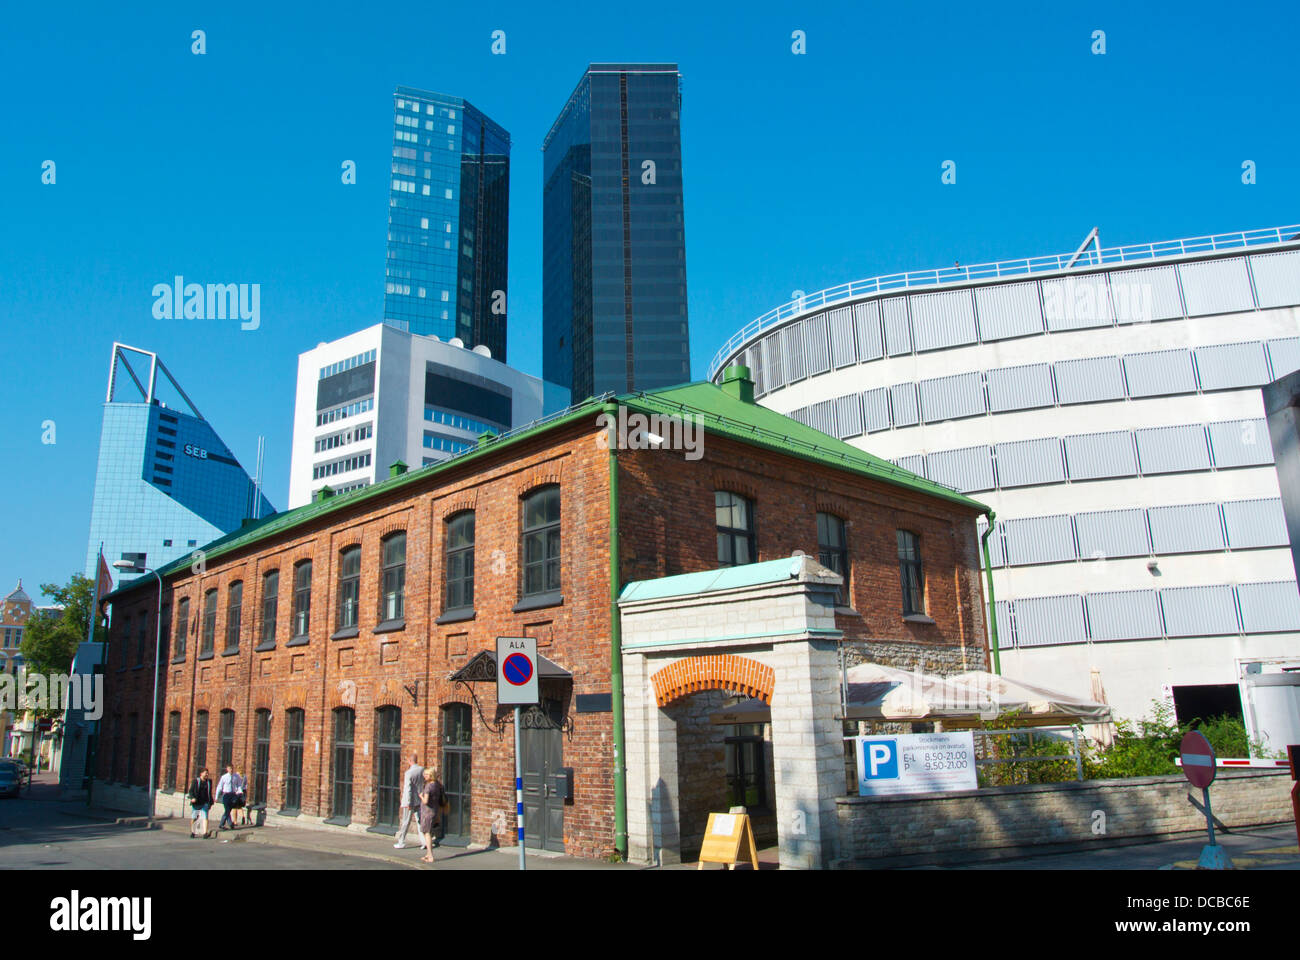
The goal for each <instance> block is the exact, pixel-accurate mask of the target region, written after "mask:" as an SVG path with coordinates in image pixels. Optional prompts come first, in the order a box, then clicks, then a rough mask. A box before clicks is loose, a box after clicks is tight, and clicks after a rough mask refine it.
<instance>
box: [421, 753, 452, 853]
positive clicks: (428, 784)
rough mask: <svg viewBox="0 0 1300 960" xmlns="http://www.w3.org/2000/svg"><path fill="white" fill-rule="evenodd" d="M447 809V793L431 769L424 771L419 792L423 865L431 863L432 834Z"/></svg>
mask: <svg viewBox="0 0 1300 960" xmlns="http://www.w3.org/2000/svg"><path fill="white" fill-rule="evenodd" d="M446 809H447V792H446V791H445V790H443V789H442V782H441V781H439V780H438V775H437V773H436V772H435V771H434V769H433V768H432V767H429V768H428V769H426V770H425V771H424V789H423V790H421V791H420V842H421V843H422V844H424V856H422V857H421V858H420V859H421V860H423V861H424V862H425V863H433V833H434V831H435V830H437V829H438V823H439V822H440V821H441V820H442V814H443V813H444V812H445V811H446Z"/></svg>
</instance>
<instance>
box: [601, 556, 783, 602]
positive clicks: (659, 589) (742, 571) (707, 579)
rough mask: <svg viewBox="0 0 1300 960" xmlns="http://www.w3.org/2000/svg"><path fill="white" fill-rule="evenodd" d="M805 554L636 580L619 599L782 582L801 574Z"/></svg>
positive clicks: (677, 595) (704, 591)
mask: <svg viewBox="0 0 1300 960" xmlns="http://www.w3.org/2000/svg"><path fill="white" fill-rule="evenodd" d="M802 565H803V557H782V558H781V559H780V560H765V561H763V562H762V563H746V564H744V565H742V566H739V567H723V568H721V569H719V570H701V571H699V572H698V573H679V574H677V575H675V576H671V577H659V578H658V579H656V580H634V581H633V582H632V583H629V584H628V585H627V586H625V587H624V588H623V590H622V592H621V593H620V594H619V595H618V598H619V600H662V599H663V598H664V597H683V596H686V595H688V594H696V593H708V592H709V591H711V590H734V589H736V588H737V587H753V586H757V585H758V584H760V583H781V582H782V581H785V580H789V579H790V578H791V577H797V576H798V575H799V568H800V566H802Z"/></svg>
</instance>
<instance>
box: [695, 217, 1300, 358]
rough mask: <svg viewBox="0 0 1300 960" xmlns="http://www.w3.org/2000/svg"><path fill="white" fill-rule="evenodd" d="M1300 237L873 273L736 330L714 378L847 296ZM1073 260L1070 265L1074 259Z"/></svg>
mask: <svg viewBox="0 0 1300 960" xmlns="http://www.w3.org/2000/svg"><path fill="white" fill-rule="evenodd" d="M1297 239H1300V224H1292V225H1290V226H1283V227H1269V228H1267V229H1263V230H1247V231H1244V232H1240V233H1220V234H1214V235H1212V236H1208V237H1188V238H1186V239H1182V240H1159V241H1156V242H1155V243H1137V244H1129V245H1127V246H1122V247H1103V248H1101V249H1100V250H1098V249H1097V248H1096V247H1092V248H1090V249H1088V250H1086V251H1084V252H1082V253H1079V254H1077V255H1078V259H1077V260H1075V259H1074V258H1075V256H1076V251H1070V252H1069V253H1057V254H1051V255H1049V256H1044V257H1029V258H1021V259H1018V260H999V261H997V262H995V263H977V264H973V265H971V266H969V267H962V266H953V267H940V268H937V269H934V270H915V271H911V272H909V273H892V274H889V275H888V276H883V277H870V278H868V279H866V280H854V281H852V282H850V283H842V284H840V285H839V286H835V287H827V288H826V289H825V290H818V291H817V292H816V293H811V294H808V295H807V296H803V297H799V298H798V299H796V300H791V301H790V302H789V303H784V304H782V305H781V306H779V307H777V308H776V309H774V310H769V311H768V312H767V313H765V314H763V315H762V316H761V317H759V318H758V319H757V320H753V321H751V322H750V323H748V324H746V325H745V327H744V328H743V329H741V330H739V331H738V332H737V333H735V334H733V335H732V336H731V337H730V338H729V339H728V340H727V342H726V343H724V344H723V345H722V347H721V348H720V349H719V350H718V352H717V353H715V354H714V355H713V359H712V360H711V361H710V362H709V374H708V378H709V379H710V380H712V379H713V377H714V376H715V375H716V374H717V372H718V370H719V369H721V367H722V365H723V364H724V363H725V362H726V361H727V359H728V358H729V357H731V355H732V354H734V353H735V352H736V351H737V350H738V349H739V348H740V346H741V345H742V344H744V343H747V342H748V341H749V340H751V339H753V338H754V337H755V336H757V335H758V334H760V333H762V332H763V331H764V330H767V329H768V328H770V327H773V326H776V325H777V324H779V323H781V322H782V321H784V320H789V319H791V318H793V317H797V316H799V315H800V314H803V313H809V312H811V311H814V310H818V309H820V308H822V307H828V306H832V305H834V304H836V303H842V302H844V301H846V300H853V299H856V298H858V297H865V296H869V295H870V294H873V293H883V292H886V291H889V290H905V289H908V288H910V287H934V286H943V285H944V284H949V283H968V282H971V281H978V280H998V279H1001V278H1003V277H1018V276H1026V275H1028V274H1034V273H1047V272H1049V271H1053V270H1065V269H1067V268H1068V269H1082V268H1085V267H1098V266H1107V265H1108V264H1122V263H1137V262H1141V261H1144V260H1159V259H1161V258H1164V257H1178V256H1185V255H1187V254H1194V253H1213V252H1215V251H1217V250H1233V249H1238V248H1241V247H1257V246H1263V245H1267V244H1275V243H1285V242H1287V241H1288V240H1297ZM1071 260H1074V263H1073V265H1072V266H1071V263H1070V261H1071Z"/></svg>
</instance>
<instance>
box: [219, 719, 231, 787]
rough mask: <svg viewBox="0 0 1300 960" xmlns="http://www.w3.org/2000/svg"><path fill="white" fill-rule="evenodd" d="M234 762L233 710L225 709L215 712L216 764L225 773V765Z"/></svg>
mask: <svg viewBox="0 0 1300 960" xmlns="http://www.w3.org/2000/svg"><path fill="white" fill-rule="evenodd" d="M234 762H235V711H234V710H229V709H227V710H222V711H221V712H220V713H219V714H217V766H218V767H219V768H220V769H221V772H222V773H225V772H226V767H227V766H229V765H230V764H232V763H234ZM218 779H220V778H218Z"/></svg>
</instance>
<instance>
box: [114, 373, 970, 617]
mask: <svg viewBox="0 0 1300 960" xmlns="http://www.w3.org/2000/svg"><path fill="white" fill-rule="evenodd" d="M607 404H622V405H624V406H626V407H627V408H628V409H629V410H636V411H640V412H642V413H646V414H656V413H658V414H667V415H671V416H678V417H684V416H686V415H690V416H693V417H695V418H697V422H699V423H701V424H702V425H703V426H704V428H705V430H706V431H708V432H712V433H715V434H719V435H721V436H727V437H731V438H733V439H736V440H739V441H741V442H744V443H751V444H754V445H756V446H760V447H764V448H766V449H769V450H776V451H779V452H781V453H786V454H789V455H790V456H795V457H799V458H801V459H803V460H809V461H812V462H814V463H821V464H825V465H827V466H832V467H836V468H838V469H841V470H848V471H851V472H853V473H857V474H860V475H862V476H868V477H872V478H874V479H877V480H881V481H883V482H885V483H889V484H892V485H894V486H897V487H904V488H906V489H910V490H915V491H917V492H918V493H923V494H927V495H930V496H935V497H940V498H942V499H944V500H947V501H949V502H952V503H957V504H961V505H962V506H966V507H969V508H970V509H972V510H975V511H979V512H987V511H988V508H987V507H986V506H984V505H983V504H982V503H979V502H978V501H975V500H972V499H970V498H969V497H965V496H963V495H961V494H960V493H957V492H955V491H953V490H950V489H949V488H947V487H944V486H940V485H939V484H937V483H932V482H930V481H929V480H926V479H924V478H923V477H918V476H917V475H916V474H914V473H911V472H910V471H908V470H904V469H903V468H902V467H896V466H894V465H893V464H892V463H889V462H888V461H886V460H882V459H880V458H879V457H874V456H872V455H871V454H869V453H867V452H865V451H863V450H859V449H858V448H857V447H854V446H852V445H850V444H847V443H845V442H844V441H843V440H838V439H836V438H835V437H832V436H829V435H827V434H824V433H822V432H821V431H820V430H814V429H813V428H812V427H808V426H804V425H803V424H802V423H799V422H798V421H797V420H792V419H791V418H790V417H787V416H785V415H784V414H781V413H777V412H776V411H775V410H769V409H768V408H767V407H763V406H760V405H758V404H756V403H744V402H742V401H741V400H739V399H737V398H736V397H733V396H732V395H731V394H729V393H727V392H726V391H725V390H723V389H722V388H721V387H718V386H715V385H714V384H712V383H710V382H709V381H707V380H701V381H697V382H694V383H686V384H681V385H680V386H674V387H664V388H661V389H659V390H652V391H648V392H644V393H632V394H624V395H622V396H618V397H615V396H613V395H611V394H606V395H605V396H603V397H591V398H588V399H587V400H584V401H582V402H581V403H577V404H574V405H573V406H571V407H569V408H568V409H566V410H561V411H559V412H557V413H554V414H551V415H550V416H547V417H543V418H542V419H540V420H535V421H533V422H532V423H529V424H525V425H523V426H520V427H517V428H515V429H514V430H510V431H507V432H506V433H503V434H501V435H500V436H497V437H492V438H488V439H483V438H480V441H479V443H477V444H476V445H475V446H473V447H471V448H470V449H469V450H467V451H466V452H464V453H461V454H458V455H457V456H454V457H452V458H451V459H449V460H442V461H439V462H438V463H432V464H430V465H429V466H427V467H423V468H421V469H419V470H411V471H409V472H407V473H404V474H400V475H398V476H396V477H389V478H387V479H385V480H382V481H380V482H378V483H374V484H371V485H370V486H368V487H362V488H361V489H359V490H354V491H351V492H349V493H345V494H336V495H335V496H333V497H329V498H327V499H325V500H318V501H313V502H312V503H309V504H305V505H303V506H301V507H297V508H295V509H293V510H286V511H283V512H281V513H276V514H273V515H271V516H269V517H266V518H265V519H262V520H258V521H256V522H253V523H249V524H246V525H245V526H243V527H241V528H240V529H239V530H234V531H232V532H230V533H228V534H226V535H225V536H223V537H219V538H217V539H216V540H213V541H212V542H211V543H208V544H205V545H204V546H202V547H200V548H198V549H199V550H201V551H202V553H203V556H204V558H205V560H213V559H215V558H217V557H220V556H223V555H225V554H227V553H231V552H232V551H235V550H240V549H243V548H244V547H247V546H250V545H252V544H254V543H257V542H259V541H261V540H264V539H266V538H268V537H271V536H274V535H276V534H280V533H284V532H286V531H289V530H292V529H295V528H297V527H300V526H303V525H304V524H307V523H310V522H312V521H314V520H317V519H320V518H321V517H325V516H328V515H329V514H331V513H334V512H336V511H339V510H345V509H348V508H349V507H352V506H353V505H355V504H358V503H361V502H364V501H367V500H370V499H372V498H374V497H380V496H385V495H387V494H390V493H392V492H393V491H395V490H399V489H401V488H403V487H407V486H411V485H414V484H419V483H423V482H425V481H427V480H428V479H429V478H430V477H433V476H436V475H439V474H442V473H444V472H446V471H448V470H453V469H455V468H457V467H461V466H463V465H465V464H467V463H471V462H473V461H476V460H478V459H480V458H482V457H486V456H489V455H491V454H493V453H495V452H496V451H498V450H500V449H502V448H503V447H508V446H514V445H515V444H517V443H520V442H522V441H524V440H526V439H529V438H531V437H535V436H538V435H540V434H542V433H545V432H546V431H548V430H553V429H556V428H557V427H560V426H563V425H565V424H570V423H574V422H577V421H580V420H582V419H584V418H587V417H592V416H594V415H595V414H597V413H599V412H602V411H603V410H604V409H605V407H606V405H607ZM191 555H192V554H191ZM777 562H780V563H785V562H786V561H785V560H782V561H777ZM191 563H192V561H191V560H190V557H189V556H185V557H181V558H180V559H178V560H174V561H172V562H171V563H169V564H167V565H166V566H164V567H162V568H161V569H160V570H159V571H158V573H159V575H160V576H162V577H164V578H166V577H168V576H171V575H172V574H175V573H179V572H180V571H182V570H186V569H188V568H189V567H190V566H191ZM747 566H748V567H762V566H766V564H749V565H747ZM734 569H743V568H734ZM720 572H721V571H710V574H717V573H720ZM686 576H695V574H687V575H686ZM146 582H148V583H152V582H153V577H152V576H151V575H146V576H145V577H139V578H136V579H134V580H131V581H129V582H126V583H123V584H122V585H121V586H119V587H118V588H117V589H116V590H114V591H113V592H112V593H110V594H108V596H107V597H105V598H104V599H105V600H109V599H112V598H114V597H117V596H119V595H120V594H123V593H125V592H127V591H129V590H132V589H134V588H135V587H137V586H140V585H142V584H145V583H146ZM760 582H761V581H760ZM736 585H737V586H739V585H740V584H736ZM714 589H721V588H717V587H715V588H714Z"/></svg>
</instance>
